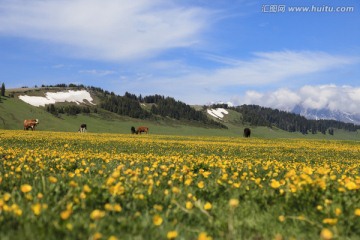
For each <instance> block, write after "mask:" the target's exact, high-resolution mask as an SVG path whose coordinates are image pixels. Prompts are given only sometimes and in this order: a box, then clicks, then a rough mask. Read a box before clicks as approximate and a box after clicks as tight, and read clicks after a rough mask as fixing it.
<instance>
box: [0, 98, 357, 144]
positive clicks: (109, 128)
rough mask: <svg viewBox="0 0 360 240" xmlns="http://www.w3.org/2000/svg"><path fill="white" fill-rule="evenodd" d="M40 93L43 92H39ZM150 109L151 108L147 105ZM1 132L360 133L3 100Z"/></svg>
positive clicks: (234, 117)
mask: <svg viewBox="0 0 360 240" xmlns="http://www.w3.org/2000/svg"><path fill="white" fill-rule="evenodd" d="M39 94H40V93H39ZM148 107H149V106H148ZM0 112H1V114H0V129H9V130H10V129H11V130H16V129H23V121H24V119H34V118H37V119H39V122H40V123H39V125H38V126H37V128H36V130H38V131H60V132H77V131H78V129H79V126H80V124H82V123H86V124H87V126H88V131H89V132H93V133H130V128H131V127H132V126H134V127H135V128H136V127H138V126H141V125H144V126H147V127H149V129H150V134H162V135H183V136H229V137H237V136H242V135H243V129H244V127H250V128H251V130H252V134H251V137H256V138H308V139H339V140H360V134H358V133H356V132H355V133H354V132H347V131H343V130H335V134H334V136H331V135H328V134H326V135H323V134H321V133H318V134H307V135H303V134H301V133H289V132H286V131H283V130H280V129H276V128H273V129H271V128H267V127H253V126H248V125H243V124H242V123H241V121H240V119H241V114H239V113H237V112H235V111H232V110H229V114H228V115H225V117H224V120H223V121H221V122H222V123H224V124H225V125H226V126H227V127H228V129H215V128H209V127H203V126H199V124H198V123H188V122H182V121H176V120H171V119H162V120H140V119H133V118H129V117H125V116H119V115H117V114H114V113H111V112H108V111H104V110H102V109H100V108H98V113H97V114H95V113H91V114H88V115H85V114H78V115H77V116H67V115H66V114H63V115H61V117H60V118H59V117H55V116H53V115H52V114H50V113H48V112H47V111H46V110H45V108H44V107H34V106H31V105H29V104H27V103H25V102H23V101H21V100H19V99H18V98H16V97H15V98H9V97H5V98H2V102H1V103H0Z"/></svg>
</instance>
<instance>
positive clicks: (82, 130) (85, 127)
mask: <svg viewBox="0 0 360 240" xmlns="http://www.w3.org/2000/svg"><path fill="white" fill-rule="evenodd" d="M86 131H87V126H86V124H85V123H83V124H81V125H80V128H79V132H80V133H84V132H86Z"/></svg>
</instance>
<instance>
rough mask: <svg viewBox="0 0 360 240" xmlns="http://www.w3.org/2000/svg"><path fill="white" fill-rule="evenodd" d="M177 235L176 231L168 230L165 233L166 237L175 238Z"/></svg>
mask: <svg viewBox="0 0 360 240" xmlns="http://www.w3.org/2000/svg"><path fill="white" fill-rule="evenodd" d="M177 236H178V233H177V231H169V232H168V233H167V235H166V237H167V239H175V238H176V237H177Z"/></svg>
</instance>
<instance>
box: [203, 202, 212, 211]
mask: <svg viewBox="0 0 360 240" xmlns="http://www.w3.org/2000/svg"><path fill="white" fill-rule="evenodd" d="M211 208H212V205H211V203H209V202H206V203H205V205H204V209H205V210H210V209H211Z"/></svg>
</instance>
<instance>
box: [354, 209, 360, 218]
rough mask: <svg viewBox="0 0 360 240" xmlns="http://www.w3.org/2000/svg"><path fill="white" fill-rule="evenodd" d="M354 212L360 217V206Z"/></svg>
mask: <svg viewBox="0 0 360 240" xmlns="http://www.w3.org/2000/svg"><path fill="white" fill-rule="evenodd" d="M354 214H355V215H356V216H358V217H360V208H357V209H355V211H354Z"/></svg>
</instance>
